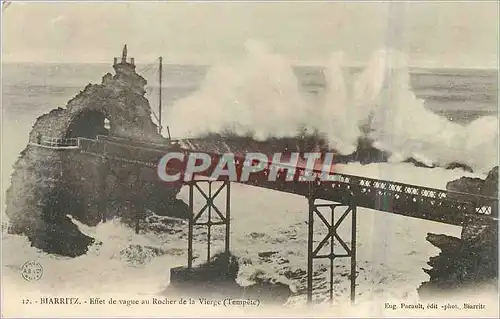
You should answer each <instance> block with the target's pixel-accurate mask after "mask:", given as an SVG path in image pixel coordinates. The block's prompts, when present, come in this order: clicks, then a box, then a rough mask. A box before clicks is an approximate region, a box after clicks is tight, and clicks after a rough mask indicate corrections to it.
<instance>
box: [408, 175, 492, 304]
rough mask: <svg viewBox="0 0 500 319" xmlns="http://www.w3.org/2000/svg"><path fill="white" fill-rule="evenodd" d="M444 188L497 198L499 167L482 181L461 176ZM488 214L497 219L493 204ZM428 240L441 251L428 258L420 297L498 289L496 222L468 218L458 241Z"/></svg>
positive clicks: (438, 236) (449, 238)
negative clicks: (428, 277)
mask: <svg viewBox="0 0 500 319" xmlns="http://www.w3.org/2000/svg"><path fill="white" fill-rule="evenodd" d="M447 189H448V190H451V191H455V192H461V193H475V194H480V195H484V196H488V197H493V198H498V166H497V167H495V168H493V169H492V170H491V171H490V172H489V174H488V176H487V177H486V179H485V180H482V179H479V178H468V177H462V178H460V179H457V180H454V181H451V182H449V183H448V184H447ZM456 196H458V197H460V196H466V195H460V194H456ZM497 203H498V202H497ZM491 215H493V216H498V207H497V206H495V205H494V207H493V209H492V212H491ZM427 240H428V241H429V242H430V243H431V244H433V245H434V246H436V247H438V248H439V249H441V253H440V254H439V255H438V256H436V257H431V258H430V260H429V262H428V264H429V266H431V268H430V269H424V271H425V272H426V273H427V274H428V275H429V276H430V279H429V281H428V282H425V283H423V284H422V285H421V286H420V287H419V289H418V290H419V294H420V296H421V297H423V298H432V297H433V296H435V295H436V294H443V293H444V294H448V293H457V292H461V291H468V290H475V289H486V290H492V291H496V290H497V289H498V223H497V222H486V221H485V222H479V221H477V220H472V219H471V220H470V221H469V222H467V223H465V224H464V225H463V226H462V233H461V236H460V238H456V237H452V236H447V235H442V234H431V233H429V234H428V235H427Z"/></svg>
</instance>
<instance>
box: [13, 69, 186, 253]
mask: <svg viewBox="0 0 500 319" xmlns="http://www.w3.org/2000/svg"><path fill="white" fill-rule="evenodd" d="M115 70H116V74H115V75H111V74H109V73H108V74H106V75H105V76H104V77H103V79H102V83H101V84H97V85H92V84H89V85H87V86H86V87H85V89H84V90H83V91H81V92H80V93H79V94H78V95H77V96H75V97H74V98H73V99H71V100H70V101H69V102H68V104H67V106H66V107H65V108H57V109H54V110H52V111H51V112H49V113H48V114H44V115H42V116H40V117H39V118H38V119H37V121H36V123H35V124H34V126H33V129H32V131H31V132H30V142H31V143H37V142H38V138H39V136H40V135H42V136H46V137H54V138H73V137H88V138H95V137H96V136H97V135H99V134H110V135H114V136H121V137H127V138H133V139H139V140H145V141H150V142H155V143H163V142H165V139H164V138H163V137H161V136H160V135H159V134H158V133H157V126H156V125H155V124H154V123H153V122H152V120H151V108H150V106H149V102H148V100H147V99H146V98H145V97H144V94H145V89H144V86H145V85H146V80H144V79H143V78H142V77H141V76H139V75H138V74H137V73H135V67H134V66H133V65H131V64H128V63H121V64H118V65H115ZM106 124H109V126H108V125H106ZM178 191H179V187H172V186H171V187H166V186H165V185H163V184H161V183H160V182H159V181H158V178H157V176H156V174H155V172H154V170H153V169H149V171H145V170H144V169H143V168H141V167H138V166H136V165H114V166H112V165H111V166H110V164H109V163H107V162H105V161H102V160H101V159H100V158H97V157H92V156H89V155H85V154H83V153H81V152H80V151H79V150H78V149H76V150H67V149H66V150H56V149H50V148H44V147H39V146H33V145H28V146H27V147H26V148H25V149H24V150H23V151H22V152H21V154H20V157H19V159H18V160H17V162H16V163H15V165H14V173H13V174H12V179H11V187H10V188H9V189H8V190H7V203H6V204H7V207H6V214H7V216H8V217H9V231H10V232H11V233H15V234H23V235H26V236H27V237H28V238H29V240H30V241H31V243H32V245H33V246H35V247H37V248H40V249H43V250H44V251H46V252H49V253H56V254H60V255H65V256H78V255H81V254H84V253H86V251H87V249H88V248H87V247H88V245H89V244H91V243H92V242H93V239H92V238H89V237H88V236H85V235H84V234H82V233H81V232H80V231H79V230H78V228H77V227H76V226H75V225H74V224H73V223H72V221H71V219H70V218H69V217H67V215H71V216H73V218H75V219H76V220H78V221H80V222H83V223H85V224H87V225H96V224H98V223H99V222H101V221H102V220H103V219H104V218H110V217H113V216H124V217H130V215H134V216H137V215H140V214H141V213H142V212H143V211H144V210H146V209H150V210H153V211H154V212H155V213H157V214H162V215H165V214H170V215H177V216H179V217H181V216H185V212H186V208H185V204H184V205H183V203H179V201H177V200H176V198H175V196H176V195H177V193H178Z"/></svg>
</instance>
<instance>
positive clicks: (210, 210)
mask: <svg viewBox="0 0 500 319" xmlns="http://www.w3.org/2000/svg"><path fill="white" fill-rule="evenodd" d="M213 183H214V182H212V181H206V180H200V181H191V182H189V183H188V185H189V211H190V214H189V228H188V269H191V268H192V267H193V237H194V236H193V231H194V226H195V225H203V226H206V227H207V261H209V260H210V258H211V248H212V226H222V225H224V226H225V249H224V251H225V252H226V253H229V244H230V232H231V228H230V221H231V183H230V182H229V181H224V182H222V184H221V185H220V186H219V188H218V189H217V190H215V192H214V191H213V190H214V189H213V186H214V185H213ZM201 184H208V190H207V191H206V192H205V191H204V190H203V189H202V188H201V187H200V185H201ZM224 189H225V190H226V191H225V195H226V200H225V206H226V207H225V209H224V210H223V211H224V212H223V211H221V210H220V209H219V208H218V207H217V206H216V205H215V203H214V200H215V199H216V197H217V196H219V195H220V193H221V192H222V190H224ZM195 190H197V193H199V194H200V195H201V196H202V197H203V199H204V200H205V205H204V206H203V207H202V208H201V209H200V210H198V211H195V208H194V198H195Z"/></svg>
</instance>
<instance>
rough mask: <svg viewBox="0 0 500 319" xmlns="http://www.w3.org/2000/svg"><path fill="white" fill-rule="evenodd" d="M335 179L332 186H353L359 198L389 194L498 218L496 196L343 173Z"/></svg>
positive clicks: (422, 205)
mask: <svg viewBox="0 0 500 319" xmlns="http://www.w3.org/2000/svg"><path fill="white" fill-rule="evenodd" d="M336 179H337V181H336V182H334V183H335V184H336V185H335V186H334V187H336V188H341V189H353V188H355V189H356V190H357V194H358V195H359V197H360V198H361V199H363V198H365V199H366V200H372V201H373V198H374V197H391V198H392V199H391V200H392V201H394V202H405V203H410V204H411V203H413V204H414V206H419V207H420V208H421V209H423V208H425V207H426V206H427V208H428V209H436V208H439V209H441V210H448V209H449V210H455V211H457V210H458V211H460V212H463V213H467V214H480V215H489V216H494V217H498V199H497V198H494V197H488V196H483V195H478V194H469V193H461V192H456V191H447V190H442V189H436V188H430V187H424V186H415V185H409V184H404V183H399V182H391V181H383V180H377V179H372V178H366V177H360V176H354V175H346V174H336Z"/></svg>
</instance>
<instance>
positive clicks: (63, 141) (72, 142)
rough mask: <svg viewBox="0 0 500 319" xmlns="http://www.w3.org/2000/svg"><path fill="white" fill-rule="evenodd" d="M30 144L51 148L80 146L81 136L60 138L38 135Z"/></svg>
mask: <svg viewBox="0 0 500 319" xmlns="http://www.w3.org/2000/svg"><path fill="white" fill-rule="evenodd" d="M30 144H34V145H39V146H45V147H51V148H78V147H79V146H80V145H79V138H59V137H51V136H38V137H36V139H35V141H32V142H31V143H30Z"/></svg>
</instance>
